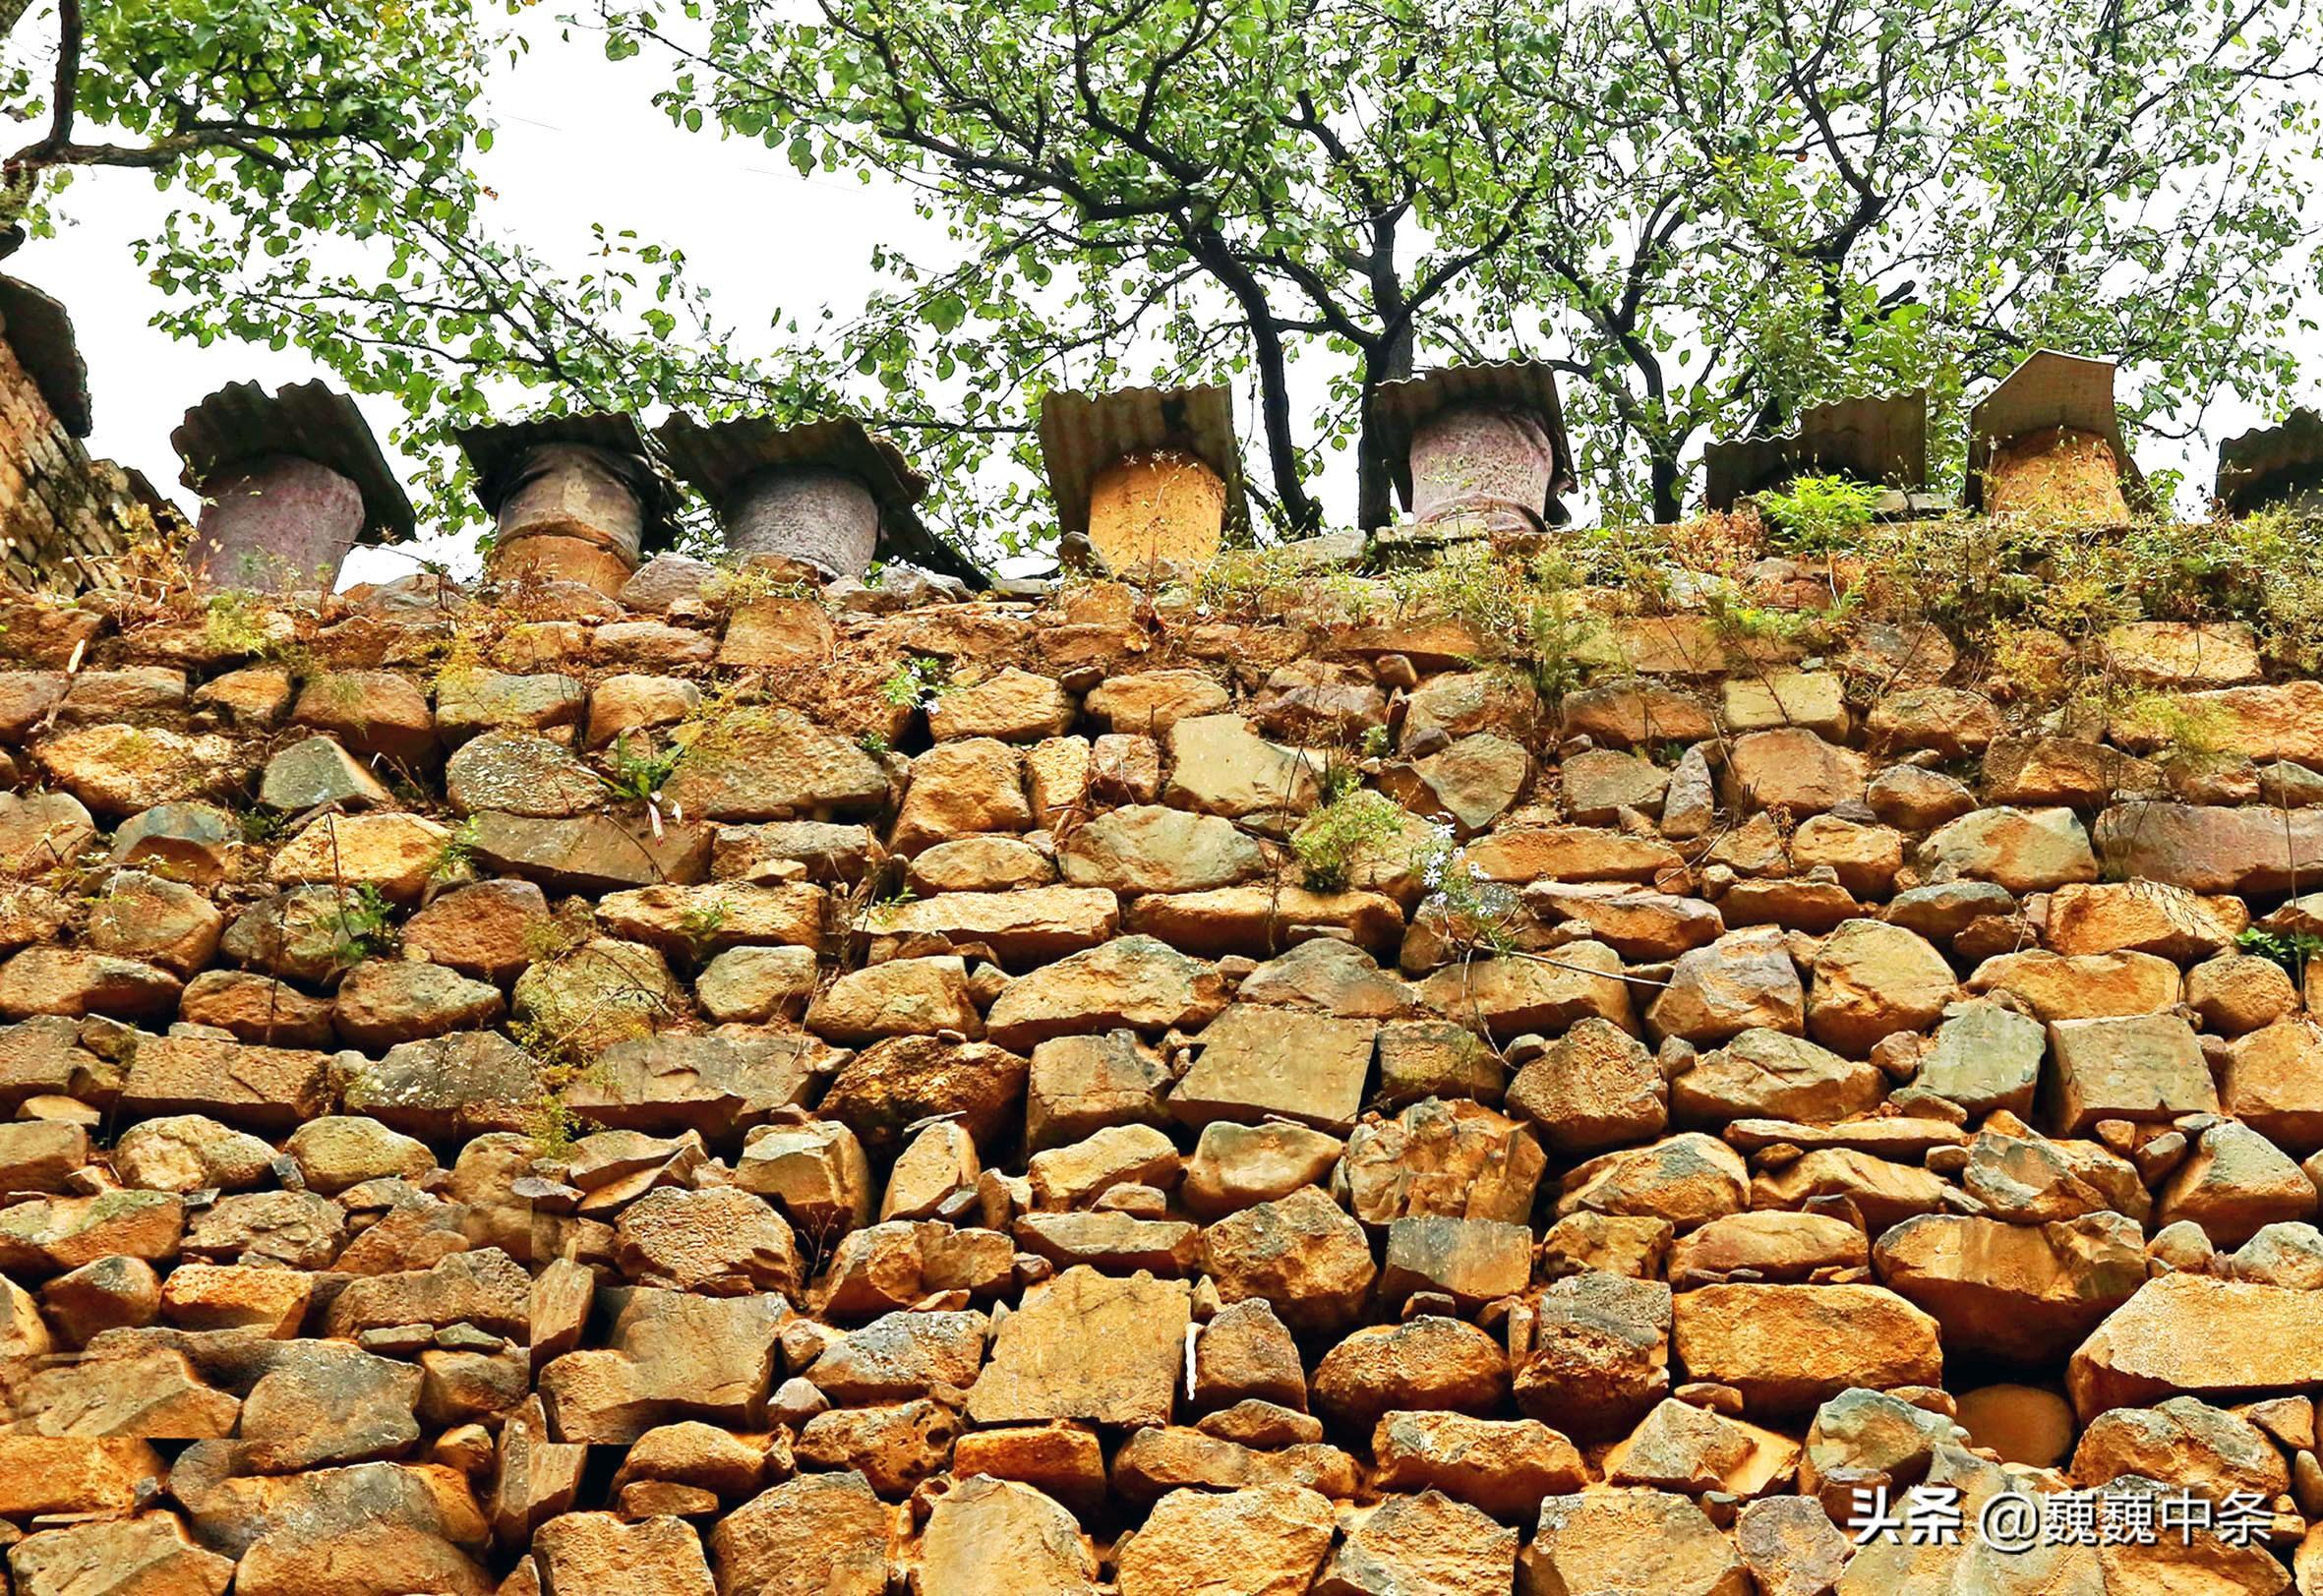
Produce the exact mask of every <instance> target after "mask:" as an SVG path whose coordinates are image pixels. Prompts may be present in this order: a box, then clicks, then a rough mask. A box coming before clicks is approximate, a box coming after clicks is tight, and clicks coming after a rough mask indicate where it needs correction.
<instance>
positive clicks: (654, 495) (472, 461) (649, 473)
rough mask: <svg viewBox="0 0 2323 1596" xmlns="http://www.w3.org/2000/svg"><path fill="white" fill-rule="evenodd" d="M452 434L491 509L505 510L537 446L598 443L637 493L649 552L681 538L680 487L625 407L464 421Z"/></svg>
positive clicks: (483, 500) (611, 467)
mask: <svg viewBox="0 0 2323 1596" xmlns="http://www.w3.org/2000/svg"><path fill="white" fill-rule="evenodd" d="M451 436H452V441H453V442H454V443H458V444H459V448H460V452H461V453H462V454H464V455H466V456H467V457H468V464H469V466H470V467H471V468H473V469H474V471H475V473H476V498H477V500H478V502H481V503H482V504H483V505H484V510H485V513H486V514H488V515H498V514H499V513H500V507H501V503H502V502H503V501H505V500H506V498H507V497H508V494H509V493H510V492H511V491H512V490H513V489H514V488H515V487H516V485H517V480H518V479H517V473H518V471H519V470H520V469H521V468H522V466H523V463H524V457H525V456H526V455H527V454H529V453H530V452H531V451H532V450H533V449H534V448H536V447H538V446H539V445H541V444H543V443H574V444H578V445H580V446H581V447H583V448H588V449H594V450H595V451H596V452H597V453H598V455H600V456H601V457H602V458H603V460H604V462H605V464H606V466H607V468H608V469H609V470H611V471H613V472H614V473H615V474H616V475H618V476H619V477H620V478H621V479H622V481H623V482H624V483H625V484H626V485H627V487H628V489H629V492H630V493H632V494H634V495H635V496H636V499H637V504H638V507H639V509H640V510H642V511H643V513H644V518H645V534H644V537H643V539H642V548H643V552H644V553H646V554H649V555H650V554H653V553H656V552H658V551H660V550H663V549H667V548H669V547H670V546H671V545H672V544H674V543H675V542H676V541H677V537H678V491H677V487H676V485H675V484H673V483H672V482H671V481H670V480H669V478H668V477H666V476H664V475H663V474H662V472H661V470H660V469H659V468H658V467H656V466H655V465H654V463H653V457H652V454H651V452H650V449H649V446H648V444H647V443H646V441H645V433H644V430H643V429H642V428H640V427H639V426H638V425H637V421H636V418H635V417H633V416H630V415H628V414H626V413H625V412H623V411H615V410H575V411H569V412H566V413H564V414H555V413H550V414H543V415H537V416H534V417H532V418H531V419H529V420H526V421H504V422H490V423H486V424H483V425H481V426H475V427H461V428H458V429H457V430H455V431H454V432H453V433H452V435H451Z"/></svg>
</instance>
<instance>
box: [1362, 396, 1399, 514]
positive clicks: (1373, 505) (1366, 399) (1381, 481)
mask: <svg viewBox="0 0 2323 1596" xmlns="http://www.w3.org/2000/svg"><path fill="white" fill-rule="evenodd" d="M1377 386H1378V384H1376V383H1374V382H1373V381H1371V378H1370V374H1369V373H1368V372H1367V373H1365V376H1364V383H1363V423H1362V425H1361V426H1360V427H1358V428H1357V429H1356V431H1355V530H1356V531H1358V532H1361V533H1363V534H1364V535H1366V536H1369V535H1370V534H1371V533H1373V532H1376V531H1378V530H1379V529H1380V528H1381V527H1383V526H1386V525H1387V524H1388V522H1389V521H1391V520H1392V519H1394V518H1395V514H1396V510H1395V506H1394V504H1392V503H1391V502H1389V494H1390V492H1391V491H1392V489H1393V487H1394V484H1393V483H1392V482H1391V481H1390V479H1389V475H1388V462H1387V461H1386V460H1384V459H1382V458H1381V457H1380V451H1379V427H1378V424H1377V423H1376V422H1374V421H1373V420H1372V415H1371V395H1372V392H1373V391H1374V389H1376V388H1377Z"/></svg>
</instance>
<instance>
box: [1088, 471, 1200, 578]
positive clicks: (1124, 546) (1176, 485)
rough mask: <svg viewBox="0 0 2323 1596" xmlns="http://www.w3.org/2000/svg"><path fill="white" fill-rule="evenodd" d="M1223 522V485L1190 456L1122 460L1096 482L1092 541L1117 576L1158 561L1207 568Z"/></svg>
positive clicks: (1092, 490)
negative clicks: (1117, 572)
mask: <svg viewBox="0 0 2323 1596" xmlns="http://www.w3.org/2000/svg"><path fill="white" fill-rule="evenodd" d="M1225 524H1226V485H1225V483H1224V481H1223V480H1221V478H1220V476H1219V474H1218V473H1217V472H1216V471H1213V470H1212V469H1211V468H1210V467H1209V466H1208V465H1207V464H1205V463H1204V462H1203V461H1201V460H1199V459H1197V458H1196V457H1195V456H1193V455H1191V454H1186V453H1182V452H1180V451H1178V450H1176V449H1155V450H1153V451H1151V452H1148V453H1140V454H1125V455H1123V456H1122V457H1121V458H1120V459H1117V460H1115V461H1113V462H1112V463H1111V464H1110V465H1107V466H1106V467H1105V468H1104V469H1102V471H1100V472H1098V474H1097V475H1096V476H1095V477H1094V478H1092V479H1091V481H1090V484H1089V542H1090V546H1091V547H1092V548H1094V549H1096V550H1097V552H1098V553H1099V554H1101V555H1102V556H1104V558H1105V562H1106V563H1108V564H1109V565H1111V566H1112V567H1113V569H1115V570H1128V569H1131V568H1133V567H1135V566H1139V565H1144V564H1148V563H1150V562H1154V561H1158V560H1169V561H1175V562H1179V563H1181V564H1186V565H1206V564H1208V563H1209V562H1211V561H1213V560H1215V559H1217V558H1218V549H1219V542H1220V540H1221V538H1222V537H1223V535H1224V532H1225Z"/></svg>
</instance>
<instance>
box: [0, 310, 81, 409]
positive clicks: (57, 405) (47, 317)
mask: <svg viewBox="0 0 2323 1596" xmlns="http://www.w3.org/2000/svg"><path fill="white" fill-rule="evenodd" d="M0 336H5V337H6V338H7V339H8V345H9V347H10V348H12V349H14V350H15V351H16V358H17V359H18V360H19V361H21V362H22V363H23V365H24V368H25V370H26V372H27V373H29V374H30V377H31V379H32V382H33V384H34V385H36V386H37V387H38V388H39V389H40V397H42V398H43V399H46V400H47V401H48V408H49V409H50V410H51V411H52V412H54V413H55V415H56V419H57V420H58V421H61V422H63V423H64V427H65V431H66V432H68V433H70V434H72V435H73V436H74V437H75V438H87V437H88V436H89V428H90V427H91V426H92V425H93V423H92V421H91V420H90V415H89V363H88V362H87V361H85V360H83V359H82V358H81V345H80V343H79V341H78V340H77V339H75V337H74V336H73V319H72V317H70V316H69V315H67V314H66V313H65V307H64V304H63V302H62V301H60V300H58V299H57V298H56V297H55V296H54V295H53V294H49V293H47V292H44V291H43V290H41V289H38V288H35V287H33V286H32V285H31V284H30V283H29V282H26V281H24V280H23V279H21V278H18V277H0Z"/></svg>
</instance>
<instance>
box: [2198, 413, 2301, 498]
mask: <svg viewBox="0 0 2323 1596" xmlns="http://www.w3.org/2000/svg"><path fill="white" fill-rule="evenodd" d="M2319 474H2323V415H2318V414H2316V413H2315V412H2314V411H2312V410H2309V409H2308V408H2306V406H2304V405H2301V406H2299V408H2297V409H2296V410H2293V411H2292V412H2291V415H2290V417H2289V418H2288V419H2286V420H2285V421H2284V422H2283V424H2282V425H2281V426H2279V427H2254V428H2252V429H2251V430H2250V431H2249V432H2246V433H2243V434H2241V435H2240V436H2239V437H2236V438H2230V439H2228V440H2227V441H2226V443H2223V444H2221V445H2220V446H2219V451H2218V486H2217V489H2216V492H2217V494H2218V500H2219V502H2220V503H2222V504H2224V505H2226V507H2227V510H2228V512H2229V513H2230V514H2234V515H2241V514H2245V513H2247V512H2248V511H2250V510H2254V509H2257V508H2259V507H2261V506H2262V505H2264V504H2265V503H2266V502H2268V501H2269V500H2270V499H2272V498H2274V497H2275V495H2276V493H2277V492H2278V491H2281V490H2284V489H2287V488H2289V487H2290V486H2292V484H2293V482H2295V481H2296V480H2297V479H2300V478H2311V477H2315V476H2317V475H2319Z"/></svg>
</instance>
